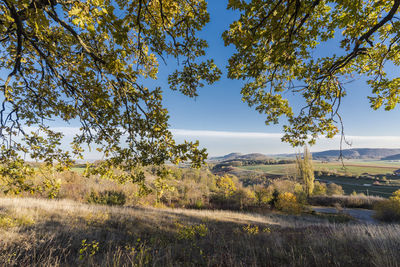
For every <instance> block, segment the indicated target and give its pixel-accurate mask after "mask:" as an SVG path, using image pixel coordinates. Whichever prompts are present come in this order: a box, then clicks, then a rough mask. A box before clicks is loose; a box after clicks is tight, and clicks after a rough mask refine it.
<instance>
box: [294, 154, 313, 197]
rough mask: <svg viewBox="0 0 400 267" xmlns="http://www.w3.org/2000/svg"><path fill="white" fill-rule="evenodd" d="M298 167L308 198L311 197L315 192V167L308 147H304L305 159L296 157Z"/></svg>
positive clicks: (299, 156)
mask: <svg viewBox="0 0 400 267" xmlns="http://www.w3.org/2000/svg"><path fill="white" fill-rule="evenodd" d="M296 166H297V171H298V173H299V176H300V178H301V179H302V180H303V183H304V187H305V191H306V194H307V197H309V196H311V195H312V193H313V191H314V179H315V177H314V166H313V163H312V156H311V153H310V150H309V149H308V147H304V153H303V157H302V156H301V155H300V154H299V155H296Z"/></svg>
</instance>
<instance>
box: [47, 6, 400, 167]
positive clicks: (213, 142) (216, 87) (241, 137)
mask: <svg viewBox="0 0 400 267" xmlns="http://www.w3.org/2000/svg"><path fill="white" fill-rule="evenodd" d="M227 3H228V0H213V1H211V0H210V1H208V10H209V13H210V16H211V20H210V23H209V24H208V25H207V26H206V27H205V29H204V30H203V31H201V32H200V36H201V37H202V38H204V39H206V40H207V42H208V43H209V49H208V50H207V57H208V58H213V59H214V60H215V63H216V64H217V65H218V67H219V68H220V69H221V70H222V77H221V79H220V81H218V82H216V83H214V84H213V85H210V86H208V85H206V86H205V87H204V88H200V89H199V91H198V94H199V96H198V97H196V98H195V99H193V98H189V97H187V96H184V95H182V94H181V93H179V92H177V91H172V90H170V89H168V83H167V77H168V74H170V73H171V71H173V70H174V69H175V67H176V66H175V65H174V64H169V65H164V64H163V63H162V62H161V61H160V62H161V63H160V69H159V73H158V79H157V80H152V81H147V82H146V83H147V85H148V86H149V87H153V88H154V87H156V86H160V87H161V88H162V89H163V90H164V99H163V104H164V105H165V107H166V108H167V109H168V111H169V115H170V120H169V124H170V127H169V128H170V130H171V132H172V133H173V135H174V137H175V139H176V141H177V142H178V143H180V142H183V141H184V140H188V141H195V140H199V141H200V146H201V147H205V148H207V151H208V154H209V156H221V155H225V154H228V153H231V152H239V153H263V154H281V153H295V152H297V151H298V150H299V149H298V148H297V149H295V148H293V147H291V146H290V145H289V144H287V143H282V142H281V141H280V138H281V137H282V135H283V134H282V126H283V124H278V125H269V126H266V125H265V123H264V121H265V115H261V114H259V113H258V112H257V111H255V110H254V108H251V107H249V106H248V105H247V104H246V103H244V102H242V100H241V94H240V90H241V87H242V85H243V82H242V81H238V80H230V79H228V78H227V77H226V76H227V69H226V65H227V63H228V59H229V57H230V55H232V54H233V53H234V52H235V49H234V47H232V46H229V47H225V46H224V42H223V40H222V37H221V35H222V33H223V32H224V31H225V30H226V29H228V28H229V25H230V23H231V22H233V21H234V20H236V19H238V18H239V14H238V13H237V12H234V11H231V10H227V9H226V6H227ZM337 41H338V40H334V41H333V42H332V43H331V44H327V45H326V46H322V47H321V48H320V50H321V51H320V52H321V53H322V52H333V53H340V51H338V50H337V48H336V46H335V45H336V43H335V42H337ZM167 61H168V62H172V60H167ZM397 71H398V70H395V69H391V70H389V72H391V74H392V75H395V74H396V72H397ZM346 89H347V93H348V95H347V96H346V97H345V98H344V99H343V101H342V105H341V114H342V117H343V122H344V127H345V134H346V136H347V139H348V140H349V141H350V142H351V143H352V146H351V147H349V146H345V147H344V148H361V147H371V148H373V147H374V148H400V135H399V133H400V123H398V120H399V115H400V113H399V107H398V108H396V109H394V110H392V111H390V112H387V111H384V110H378V111H374V110H372V109H371V108H370V105H369V102H368V99H367V96H368V94H370V92H371V89H370V88H369V87H368V86H367V85H366V83H365V81H364V80H362V79H360V80H358V81H356V82H353V83H351V84H348V85H346ZM288 97H289V98H290V100H291V101H292V105H294V106H295V107H296V105H297V108H299V107H300V101H299V100H298V99H296V98H295V97H294V96H291V95H289V96H288ZM52 126H53V127H58V128H59V129H60V130H61V131H62V132H64V133H65V135H66V137H65V142H64V143H65V144H68V143H69V142H70V141H72V137H73V134H74V133H75V132H76V131H77V130H78V128H77V127H75V126H76V125H73V124H71V125H69V126H68V125H65V124H61V123H59V122H58V121H55V122H54V123H53V124H52ZM60 127H64V128H60ZM339 148H340V136H338V137H335V138H333V139H326V138H324V137H321V138H319V139H318V140H317V143H316V145H314V146H313V147H311V151H312V152H313V151H314V152H316V151H322V150H327V149H339ZM85 156H86V158H88V159H97V158H99V157H100V156H99V155H98V154H97V153H96V152H95V150H92V151H87V152H86V153H85Z"/></svg>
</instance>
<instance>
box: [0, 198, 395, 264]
mask: <svg viewBox="0 0 400 267" xmlns="http://www.w3.org/2000/svg"><path fill="white" fill-rule="evenodd" d="M0 236H1V239H0V266H260V265H262V266H398V263H399V262H400V254H399V253H398V248H399V247H400V226H399V225H390V224H383V225H365V224H357V223H337V222H336V223H329V221H328V219H327V218H326V216H311V215H302V216H291V215H284V214H277V213H266V214H264V215H260V214H251V213H240V212H230V211H210V210H185V209H157V208H148V207H123V208H120V207H109V206H99V205H88V204H81V203H77V202H73V201H70V200H62V201H54V200H53V201H51V200H43V199H24V198H14V199H12V198H0ZM360 253H362V257H357V256H356V255H360Z"/></svg>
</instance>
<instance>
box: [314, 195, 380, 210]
mask: <svg viewBox="0 0 400 267" xmlns="http://www.w3.org/2000/svg"><path fill="white" fill-rule="evenodd" d="M383 200H384V198H382V197H377V196H365V195H355V196H352V195H350V196H337V195H334V196H312V197H310V198H309V200H308V201H309V203H310V204H311V205H317V206H332V207H334V206H337V205H338V204H339V205H340V206H341V207H346V208H362V209H373V207H374V205H376V204H377V203H379V202H381V201H383Z"/></svg>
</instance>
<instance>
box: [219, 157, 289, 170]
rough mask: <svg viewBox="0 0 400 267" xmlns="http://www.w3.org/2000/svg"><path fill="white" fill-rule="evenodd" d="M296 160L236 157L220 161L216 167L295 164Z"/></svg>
mask: <svg viewBox="0 0 400 267" xmlns="http://www.w3.org/2000/svg"><path fill="white" fill-rule="evenodd" d="M294 163H296V160H294V159H272V158H271V159H264V160H256V159H254V160H253V159H234V160H226V161H223V162H221V163H218V164H216V165H215V166H214V168H217V169H218V168H222V167H226V166H233V167H240V166H253V165H276V164H294Z"/></svg>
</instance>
